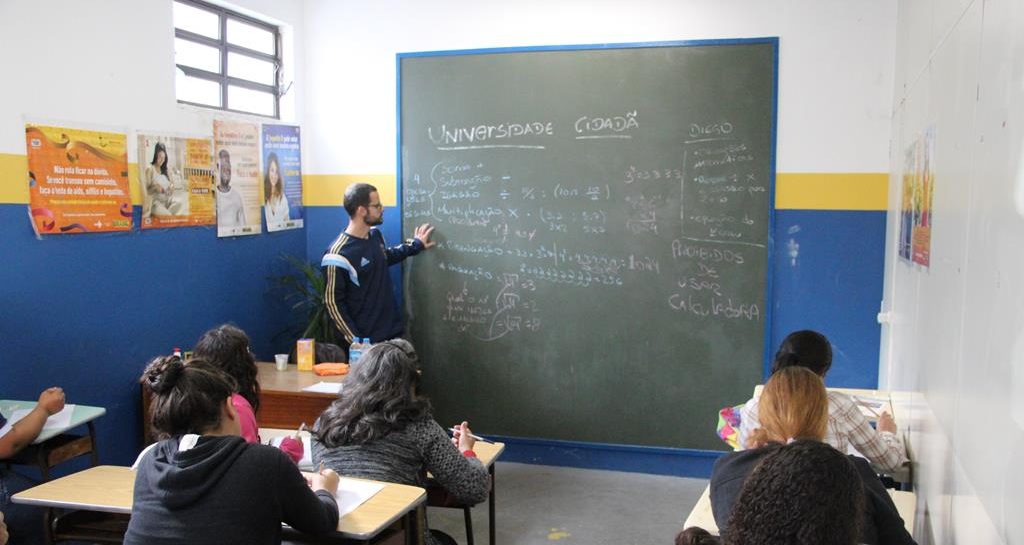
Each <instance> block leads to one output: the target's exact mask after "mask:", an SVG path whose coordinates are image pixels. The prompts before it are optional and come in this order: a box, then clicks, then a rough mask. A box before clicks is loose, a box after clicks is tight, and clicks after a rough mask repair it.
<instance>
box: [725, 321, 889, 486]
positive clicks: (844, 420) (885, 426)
mask: <svg viewBox="0 0 1024 545" xmlns="http://www.w3.org/2000/svg"><path fill="white" fill-rule="evenodd" d="M786 367H805V368H807V369H810V370H811V371H813V372H814V374H816V375H818V376H819V377H821V378H822V380H824V379H825V374H826V373H828V370H829V368H830V367H832V345H831V344H830V343H829V342H828V339H827V338H825V336H824V335H822V334H821V333H818V332H817V331H811V330H803V331H796V332H793V333H790V334H789V335H788V336H786V338H785V339H784V340H783V341H782V344H781V345H780V346H779V351H778V352H776V353H775V359H774V360H773V362H772V374H774V373H775V372H776V371H778V370H779V369H783V368H786ZM759 427H761V423H760V422H759V419H758V398H757V397H755V398H752V399H751V400H750V401H747V403H746V404H745V405H743V409H742V410H741V411H740V436H739V443H740V447H741V448H752V446H753V445H751V435H752V434H753V433H754V431H755V430H757V429H758V428H759ZM825 442H826V443H828V444H830V445H832V446H833V447H835V448H837V449H838V450H840V451H841V452H846V451H847V449H848V447H849V446H851V445H852V446H853V448H855V449H856V450H857V452H859V453H860V454H862V455H863V456H864V457H865V458H867V459H868V461H870V462H871V463H872V464H873V465H874V466H875V467H876V468H878V469H879V470H880V471H895V470H897V469H899V467H900V466H902V465H903V463H904V462H906V461H907V455H906V449H905V448H904V446H903V441H902V440H901V439H900V438H899V436H897V435H896V422H895V421H894V420H893V419H892V416H891V415H890V414H889V413H887V412H883V413H882V414H881V416H880V417H879V418H878V428H877V429H875V428H872V427H871V423H870V422H869V421H868V419H867V417H865V416H864V415H863V414H862V413H861V412H860V407H858V406H857V403H856V402H855V401H854V400H853V399H851V398H850V396H848V395H846V394H844V393H841V392H836V391H829V392H828V430H827V432H826V435H825Z"/></svg>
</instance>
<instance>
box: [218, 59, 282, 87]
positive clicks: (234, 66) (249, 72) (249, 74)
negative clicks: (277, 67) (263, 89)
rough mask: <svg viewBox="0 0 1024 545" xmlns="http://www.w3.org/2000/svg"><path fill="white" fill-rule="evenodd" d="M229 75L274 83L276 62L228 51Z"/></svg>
mask: <svg viewBox="0 0 1024 545" xmlns="http://www.w3.org/2000/svg"><path fill="white" fill-rule="evenodd" d="M228 75H229V76H231V77H233V78H242V79H247V80H249V81H255V82H256V83H262V84H264V85H274V84H275V83H276V82H275V81H274V64H273V63H270V62H267V61H264V60H260V59H254V58H252V57H247V56H245V55H240V54H238V53H228Z"/></svg>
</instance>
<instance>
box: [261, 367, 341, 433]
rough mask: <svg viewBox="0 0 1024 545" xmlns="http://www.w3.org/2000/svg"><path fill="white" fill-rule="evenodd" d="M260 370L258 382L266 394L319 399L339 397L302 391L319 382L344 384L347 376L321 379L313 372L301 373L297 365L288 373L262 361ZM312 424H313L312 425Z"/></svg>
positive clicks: (289, 369)
mask: <svg viewBox="0 0 1024 545" xmlns="http://www.w3.org/2000/svg"><path fill="white" fill-rule="evenodd" d="M256 367H257V369H258V370H259V372H258V374H257V375H256V380H258V381H259V383H260V389H261V390H263V391H266V392H287V393H291V394H299V395H309V396H317V397H330V398H335V397H337V396H336V395H335V394H319V393H312V392H303V391H302V389H303V388H305V387H307V386H312V385H314V384H316V383H318V382H344V381H345V375H334V376H326V377H321V376H320V375H317V374H316V373H314V372H312V371H299V368H298V366H297V365H291V364H289V365H288V370H287V371H278V370H277V369H276V368H274V363H273V362H266V361H261V362H257V363H256ZM310 424H312V422H311V423H310Z"/></svg>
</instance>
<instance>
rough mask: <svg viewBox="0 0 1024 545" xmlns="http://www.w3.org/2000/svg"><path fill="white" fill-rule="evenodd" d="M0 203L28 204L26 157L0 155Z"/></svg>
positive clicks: (8, 154) (7, 154) (9, 154)
mask: <svg viewBox="0 0 1024 545" xmlns="http://www.w3.org/2000/svg"><path fill="white" fill-rule="evenodd" d="M0 203H14V204H28V157H26V156H24V155H14V154H11V153H0Z"/></svg>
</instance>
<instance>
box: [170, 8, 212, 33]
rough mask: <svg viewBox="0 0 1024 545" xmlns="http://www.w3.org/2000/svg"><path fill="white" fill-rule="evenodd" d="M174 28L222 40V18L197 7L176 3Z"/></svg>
mask: <svg viewBox="0 0 1024 545" xmlns="http://www.w3.org/2000/svg"><path fill="white" fill-rule="evenodd" d="M174 26H175V27H176V28H180V29H182V30H187V31H189V32H195V33H196V34H202V35H203V36H206V37H208V38H213V39H218V38H220V16H219V15H217V14H216V13H211V12H209V11H206V10H203V9H199V8H197V7H195V6H190V5H188V4H182V3H181V2H175V3H174Z"/></svg>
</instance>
